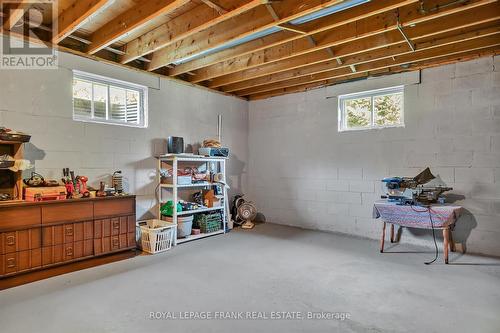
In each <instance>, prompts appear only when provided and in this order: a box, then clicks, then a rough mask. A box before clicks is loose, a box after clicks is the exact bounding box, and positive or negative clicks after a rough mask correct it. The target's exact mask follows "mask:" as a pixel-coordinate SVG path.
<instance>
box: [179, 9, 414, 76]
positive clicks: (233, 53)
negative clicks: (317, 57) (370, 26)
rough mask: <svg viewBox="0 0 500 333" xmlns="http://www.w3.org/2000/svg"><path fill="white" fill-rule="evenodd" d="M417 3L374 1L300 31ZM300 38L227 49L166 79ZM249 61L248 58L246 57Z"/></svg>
mask: <svg viewBox="0 0 500 333" xmlns="http://www.w3.org/2000/svg"><path fill="white" fill-rule="evenodd" d="M417 1H418V0H377V1H371V2H368V3H366V4H363V5H360V6H356V7H354V8H350V9H349V10H345V11H341V12H338V13H335V15H329V16H325V17H322V18H320V19H317V20H314V21H312V22H308V23H304V24H301V28H302V29H307V30H308V31H309V32H310V34H316V33H319V32H322V31H326V30H329V29H332V28H335V27H339V26H342V25H345V24H348V23H352V22H355V21H358V20H361V19H363V18H366V17H370V16H374V15H378V14H381V13H384V12H387V11H390V10H394V9H396V8H398V7H400V6H403V5H407V4H411V3H416V2H417ZM300 38H303V36H301V35H298V34H295V33H291V32H289V31H280V32H276V33H274V34H271V35H269V36H265V37H262V38H260V39H258V40H254V41H250V42H247V43H244V44H242V45H238V46H235V47H232V48H230V49H226V50H223V51H220V52H217V53H215V54H210V55H206V56H204V57H202V58H199V59H195V60H192V61H189V62H187V63H184V64H180V65H178V66H176V67H175V68H173V69H171V70H170V71H169V75H171V76H177V75H180V74H183V73H185V72H190V71H194V70H196V69H200V68H202V67H207V66H211V65H214V64H217V63H220V62H224V61H229V62H234V61H236V62H237V60H238V59H239V58H238V57H243V56H245V55H249V54H252V53H255V52H258V51H262V50H264V49H267V48H270V47H273V46H278V45H282V44H285V43H287V42H292V41H294V40H297V39H300ZM247 58H248V57H247Z"/></svg>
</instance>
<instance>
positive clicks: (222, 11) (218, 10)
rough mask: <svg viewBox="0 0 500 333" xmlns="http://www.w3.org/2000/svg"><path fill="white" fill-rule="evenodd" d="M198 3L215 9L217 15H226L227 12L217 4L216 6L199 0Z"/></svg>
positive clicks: (206, 0) (208, 0)
mask: <svg viewBox="0 0 500 333" xmlns="http://www.w3.org/2000/svg"><path fill="white" fill-rule="evenodd" d="M200 1H201V2H203V3H204V4H205V5H207V6H208V7H210V8H212V9H215V10H216V11H217V13H219V15H224V14H226V13H227V10H225V9H224V8H222V7H221V6H219V5H218V4H216V3H215V2H213V1H211V0H200Z"/></svg>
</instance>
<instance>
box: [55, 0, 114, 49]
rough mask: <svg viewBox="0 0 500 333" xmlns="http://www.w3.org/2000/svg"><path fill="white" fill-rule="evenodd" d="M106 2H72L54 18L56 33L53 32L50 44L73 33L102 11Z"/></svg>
mask: <svg viewBox="0 0 500 333" xmlns="http://www.w3.org/2000/svg"><path fill="white" fill-rule="evenodd" d="M106 4H108V0H77V1H75V2H73V4H72V5H71V6H69V7H68V8H67V9H66V10H65V11H64V12H62V13H61V14H60V15H59V17H57V18H54V21H55V22H57V24H53V25H54V26H56V27H57V32H54V36H53V38H52V43H54V44H57V43H59V42H60V41H61V40H63V39H64V38H66V37H68V36H69V35H70V34H72V33H73V32H75V31H76V30H77V29H78V28H79V27H80V26H81V25H82V24H83V23H84V22H85V21H86V20H87V19H89V18H90V17H92V15H94V14H96V13H97V12H98V11H99V10H101V9H103V8H104V7H105V5H106Z"/></svg>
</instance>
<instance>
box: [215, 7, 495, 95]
mask: <svg viewBox="0 0 500 333" xmlns="http://www.w3.org/2000/svg"><path fill="white" fill-rule="evenodd" d="M492 14H493V13H487V14H483V16H484V15H487V16H485V17H482V18H481V17H480V16H478V17H477V18H478V19H480V20H479V21H476V20H475V18H474V17H472V16H470V15H463V16H461V20H462V22H460V23H461V24H460V25H457V26H454V25H453V24H452V23H451V22H448V23H447V24H443V25H442V26H441V28H440V29H437V28H436V25H429V24H427V26H420V27H415V31H414V32H412V36H413V38H414V39H415V41H419V40H421V39H426V38H433V37H434V36H435V35H437V34H443V33H446V32H449V33H458V34H463V33H468V32H469V31H470V30H471V29H483V28H485V27H489V26H491V25H493V26H495V25H497V24H498V23H499V22H498V17H499V16H498V15H496V16H495V15H493V16H492ZM457 23H458V22H457ZM390 34H391V35H394V36H393V37H394V38H397V34H395V33H394V32H391V33H390ZM386 37H387V39H389V38H391V37H389V33H386ZM382 40H384V38H382ZM396 40H397V39H396ZM380 41H381V39H380V38H374V37H368V38H365V39H363V40H360V42H359V43H360V44H358V43H357V42H351V43H346V44H343V45H340V46H338V47H337V50H336V54H337V55H340V56H342V57H343V59H344V61H343V62H342V63H338V62H337V61H335V60H333V59H329V58H328V57H325V55H324V53H323V52H320V51H317V52H315V53H312V54H308V55H306V56H299V57H295V58H293V59H288V60H286V61H283V62H276V63H273V64H269V65H267V66H266V67H265V68H259V69H261V70H263V71H264V72H267V73H269V74H267V75H259V74H261V73H260V72H257V73H255V74H252V75H247V77H248V79H246V80H241V81H239V82H235V83H232V84H229V85H226V86H224V87H223V88H222V90H223V91H225V92H234V91H237V90H242V89H247V88H251V87H257V86H259V85H264V84H270V83H273V82H279V81H283V80H288V79H292V78H296V77H300V76H305V75H312V74H317V73H320V72H322V71H327V70H330V69H333V68H338V67H342V66H348V65H350V64H358V63H362V62H363V61H369V60H373V59H376V58H380V57H384V56H392V55H396V54H402V53H406V52H410V51H411V49H409V48H408V46H407V44H406V43H405V42H404V41H402V40H401V41H399V42H396V43H393V44H392V45H389V44H384V43H381V42H380ZM365 55H367V56H365ZM304 57H307V58H306V60H307V61H308V62H306V63H305V62H304ZM254 71H255V70H254ZM245 74H248V73H245ZM252 77H253V78H252Z"/></svg>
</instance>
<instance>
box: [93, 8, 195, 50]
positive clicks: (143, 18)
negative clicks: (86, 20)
mask: <svg viewBox="0 0 500 333" xmlns="http://www.w3.org/2000/svg"><path fill="white" fill-rule="evenodd" d="M187 2H189V0H154V1H146V0H144V1H143V2H141V3H139V4H137V5H136V6H134V7H133V8H131V9H129V10H127V11H126V12H124V13H122V14H121V15H119V16H118V17H115V18H114V19H112V20H111V21H109V22H108V23H106V24H105V25H104V26H103V27H101V28H100V29H99V30H97V31H95V32H94V33H92V36H91V37H90V41H91V42H92V44H91V45H90V46H89V49H88V50H87V52H88V53H90V54H94V53H96V52H97V51H99V50H102V49H103V48H105V47H106V46H108V45H110V44H112V43H114V42H115V41H116V40H118V39H119V38H120V37H122V36H123V35H125V34H127V33H129V32H131V31H132V30H134V29H136V28H138V27H140V26H141V25H143V24H145V23H147V22H148V21H150V20H152V19H154V18H155V17H157V16H159V15H163V14H166V13H169V12H171V11H173V10H175V9H177V8H179V7H181V6H183V5H185V4H186V3H187Z"/></svg>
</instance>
